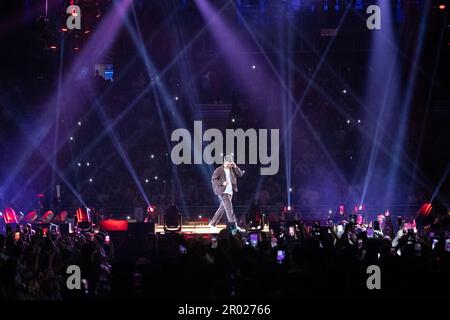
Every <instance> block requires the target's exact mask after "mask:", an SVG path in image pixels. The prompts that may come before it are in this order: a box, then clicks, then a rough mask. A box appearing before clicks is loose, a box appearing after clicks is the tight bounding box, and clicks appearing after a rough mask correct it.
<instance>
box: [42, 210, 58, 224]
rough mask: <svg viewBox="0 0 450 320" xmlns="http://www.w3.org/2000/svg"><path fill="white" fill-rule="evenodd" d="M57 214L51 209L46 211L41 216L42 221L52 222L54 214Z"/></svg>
mask: <svg viewBox="0 0 450 320" xmlns="http://www.w3.org/2000/svg"><path fill="white" fill-rule="evenodd" d="M54 215H55V214H54V213H53V211H51V210H49V211H47V212H46V213H44V215H43V216H42V217H41V221H42V222H50V221H51V220H52V219H53V216H54Z"/></svg>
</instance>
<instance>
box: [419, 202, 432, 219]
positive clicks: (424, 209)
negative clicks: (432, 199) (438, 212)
mask: <svg viewBox="0 0 450 320" xmlns="http://www.w3.org/2000/svg"><path fill="white" fill-rule="evenodd" d="M432 209H433V206H432V204H431V203H424V204H423V205H422V206H421V207H420V209H419V216H428V215H429V214H430V213H431V210H432Z"/></svg>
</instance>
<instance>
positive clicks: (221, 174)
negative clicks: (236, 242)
mask: <svg viewBox="0 0 450 320" xmlns="http://www.w3.org/2000/svg"><path fill="white" fill-rule="evenodd" d="M237 177H242V171H241V169H239V167H238V166H237V165H236V163H234V161H233V157H232V156H231V155H226V156H225V157H224V159H223V165H221V166H220V167H218V168H217V169H216V170H214V173H213V175H212V178H211V183H212V187H213V191H214V193H215V194H216V195H217V196H218V197H219V199H220V206H219V209H217V211H216V213H215V214H214V217H213V218H212V219H211V221H210V222H209V226H210V227H212V228H215V227H216V224H217V223H218V222H219V221H220V219H221V218H222V216H223V214H224V213H226V215H227V219H228V223H229V224H230V227H231V231H233V232H235V231H236V230H239V231H242V229H240V228H239V227H238V226H237V224H236V216H235V215H234V212H233V203H232V202H231V200H232V198H233V192H237V191H238V188H237Z"/></svg>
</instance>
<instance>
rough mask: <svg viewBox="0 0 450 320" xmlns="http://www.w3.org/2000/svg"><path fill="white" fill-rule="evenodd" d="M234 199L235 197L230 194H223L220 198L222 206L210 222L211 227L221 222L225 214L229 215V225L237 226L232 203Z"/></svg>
mask: <svg viewBox="0 0 450 320" xmlns="http://www.w3.org/2000/svg"><path fill="white" fill-rule="evenodd" d="M232 198H233V196H232V195H231V194H228V193H222V195H221V196H219V199H220V206H219V209H217V211H216V213H215V214H214V217H213V218H212V219H211V221H210V222H209V224H210V225H212V226H215V225H216V224H217V223H218V222H219V221H220V219H221V218H222V216H223V214H224V213H226V214H227V219H228V222H229V223H231V224H236V216H235V215H234V212H233V204H232V203H231V199H232Z"/></svg>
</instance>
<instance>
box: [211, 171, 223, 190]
mask: <svg viewBox="0 0 450 320" xmlns="http://www.w3.org/2000/svg"><path fill="white" fill-rule="evenodd" d="M218 169H219V168H216V170H214V173H213V175H212V177H211V182H212V183H213V184H214V185H216V186H219V185H220V184H221V183H220V178H219V177H220V172H219V170H218Z"/></svg>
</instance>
